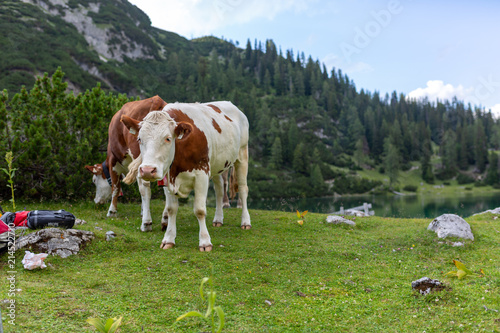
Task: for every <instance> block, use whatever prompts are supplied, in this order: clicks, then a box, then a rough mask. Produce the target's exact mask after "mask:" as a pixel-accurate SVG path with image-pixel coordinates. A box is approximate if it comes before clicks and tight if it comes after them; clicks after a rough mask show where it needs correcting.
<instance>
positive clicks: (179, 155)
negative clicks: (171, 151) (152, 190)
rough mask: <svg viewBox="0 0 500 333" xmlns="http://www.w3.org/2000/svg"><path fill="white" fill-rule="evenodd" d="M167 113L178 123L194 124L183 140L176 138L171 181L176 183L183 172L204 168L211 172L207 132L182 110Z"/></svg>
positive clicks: (172, 110)
mask: <svg viewBox="0 0 500 333" xmlns="http://www.w3.org/2000/svg"><path fill="white" fill-rule="evenodd" d="M167 113H168V114H169V115H170V117H172V119H174V120H175V121H176V122H177V123H180V122H185V123H188V124H190V125H191V126H192V131H191V133H190V134H189V135H188V136H187V137H184V138H182V140H175V155H174V161H173V162H172V165H171V166H170V179H169V181H170V183H171V184H174V183H175V179H176V178H177V176H178V175H179V174H180V173H181V172H190V171H193V170H203V171H205V172H206V173H207V174H209V173H210V164H209V162H210V161H209V157H208V141H207V137H206V136H205V133H203V132H202V131H201V130H200V129H199V128H198V127H197V126H196V125H195V124H194V121H193V119H191V118H190V117H189V116H188V115H186V114H185V113H184V112H182V111H181V110H179V109H171V110H168V111H167Z"/></svg>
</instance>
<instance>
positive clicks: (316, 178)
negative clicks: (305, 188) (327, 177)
mask: <svg viewBox="0 0 500 333" xmlns="http://www.w3.org/2000/svg"><path fill="white" fill-rule="evenodd" d="M310 179H311V187H312V190H313V192H314V193H315V194H316V196H318V195H321V194H322V193H323V192H324V190H325V181H324V179H323V174H322V173H321V168H320V167H319V165H317V164H315V165H314V166H313V168H312V171H311V177H310Z"/></svg>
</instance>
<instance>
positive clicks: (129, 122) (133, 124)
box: [120, 115, 140, 136]
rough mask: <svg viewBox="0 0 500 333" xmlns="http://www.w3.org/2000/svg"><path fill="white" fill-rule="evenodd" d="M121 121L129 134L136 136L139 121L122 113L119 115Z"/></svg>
mask: <svg viewBox="0 0 500 333" xmlns="http://www.w3.org/2000/svg"><path fill="white" fill-rule="evenodd" d="M120 120H121V122H122V123H123V125H125V126H126V127H127V128H128V130H129V132H130V134H132V135H134V136H137V135H138V134H139V123H140V121H138V120H135V119H132V118H130V117H129V116H126V115H123V116H122V117H121V119H120Z"/></svg>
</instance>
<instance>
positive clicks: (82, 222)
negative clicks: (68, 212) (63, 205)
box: [75, 219, 87, 225]
mask: <svg viewBox="0 0 500 333" xmlns="http://www.w3.org/2000/svg"><path fill="white" fill-rule="evenodd" d="M78 224H87V221H85V220H82V219H75V225H78Z"/></svg>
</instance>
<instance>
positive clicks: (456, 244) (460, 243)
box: [451, 242, 465, 246]
mask: <svg viewBox="0 0 500 333" xmlns="http://www.w3.org/2000/svg"><path fill="white" fill-rule="evenodd" d="M464 245H465V244H464V243H462V242H454V243H451V246H464Z"/></svg>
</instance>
